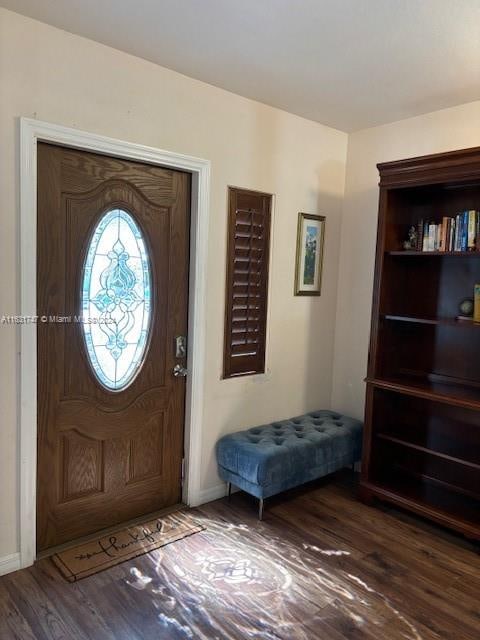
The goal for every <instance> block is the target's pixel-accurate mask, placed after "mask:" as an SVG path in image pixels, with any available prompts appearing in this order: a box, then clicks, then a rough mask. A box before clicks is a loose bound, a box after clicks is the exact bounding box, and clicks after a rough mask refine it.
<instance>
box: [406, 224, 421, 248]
mask: <svg viewBox="0 0 480 640" xmlns="http://www.w3.org/2000/svg"><path fill="white" fill-rule="evenodd" d="M417 242H418V234H417V230H416V229H415V227H413V226H412V227H410V229H409V230H408V240H405V242H404V243H403V248H404V249H405V250H406V251H415V250H416V248H417Z"/></svg>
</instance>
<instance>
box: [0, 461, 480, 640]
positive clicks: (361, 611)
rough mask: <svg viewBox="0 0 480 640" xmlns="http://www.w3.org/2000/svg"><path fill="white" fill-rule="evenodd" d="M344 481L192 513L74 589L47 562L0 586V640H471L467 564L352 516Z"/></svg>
mask: <svg viewBox="0 0 480 640" xmlns="http://www.w3.org/2000/svg"><path fill="white" fill-rule="evenodd" d="M354 495H355V487H354V486H353V482H352V476H351V474H349V473H347V472H342V473H340V474H336V475H335V476H330V477H329V478H327V479H324V480H323V481H320V482H317V483H314V484H311V485H309V486H308V487H304V488H302V489H298V490H295V491H291V492H289V493H287V494H283V495H282V496H279V497H277V498H275V499H272V500H271V501H269V504H268V505H267V511H266V515H265V520H264V521H263V522H258V521H257V520H256V517H255V514H256V505H255V503H254V502H253V500H252V499H250V498H249V497H248V496H246V495H245V494H241V493H237V494H234V495H233V496H232V499H231V502H230V503H229V502H227V500H226V499H224V500H219V501H217V502H213V503H210V504H208V505H205V506H203V507H201V508H199V509H195V510H194V513H195V516H196V518H197V519H198V520H199V521H202V522H203V523H204V524H205V525H206V527H207V530H206V531H204V532H202V533H199V534H196V535H194V536H192V537H190V538H187V539H185V540H182V541H179V542H176V543H174V544H172V545H169V546H167V547H164V548H162V549H160V550H158V551H156V552H153V553H151V554H149V555H148V556H141V557H139V558H136V559H134V560H131V561H129V562H126V563H124V564H122V565H119V566H117V567H114V568H112V569H109V570H107V571H105V572H104V573H99V574H97V575H95V576H92V577H90V578H86V579H84V580H81V581H79V582H77V583H75V584H69V583H67V582H66V581H64V579H63V578H62V577H61V576H60V574H59V573H58V572H57V570H56V569H55V567H54V566H53V563H52V562H51V561H50V560H49V559H44V560H41V561H39V562H38V563H37V564H36V565H35V566H34V567H32V568H30V569H26V570H23V571H18V572H16V573H13V574H10V575H8V576H4V577H3V578H0V639H1V640H10V639H13V638H16V639H22V640H24V639H29V640H32V639H38V640H47V639H48V640H50V639H56V640H57V639H58V640H59V639H68V640H77V639H79V640H80V639H81V640H84V639H87V638H91V639H95V640H107V639H108V640H138V639H142V640H144V639H147V640H150V639H155V640H156V639H164V638H165V639H168V640H170V639H172V640H176V639H181V638H202V639H208V640H215V639H218V640H223V639H224V638H228V639H234V638H235V639H236V638H239V639H244V638H252V639H262V640H275V639H277V640H279V639H285V640H287V639H288V640H291V639H297V638H298V639H310V638H321V639H324V640H345V639H352V640H375V639H378V640H397V639H398V640H405V639H406V640H437V639H444V640H478V638H479V637H480V557H479V555H478V547H476V546H474V545H473V544H469V543H468V542H466V541H465V540H464V539H462V538H461V537H459V536H455V535H452V534H450V533H448V532H446V531H445V530H443V529H440V528H437V527H434V526H432V525H430V524H426V523H425V522H423V521H422V520H420V519H416V518H414V517H412V516H408V515H406V514H403V513H402V512H399V511H394V510H391V509H387V508H385V507H382V508H380V509H379V508H374V507H369V506H366V505H364V504H362V503H360V502H358V501H357V500H356V499H355V497H354Z"/></svg>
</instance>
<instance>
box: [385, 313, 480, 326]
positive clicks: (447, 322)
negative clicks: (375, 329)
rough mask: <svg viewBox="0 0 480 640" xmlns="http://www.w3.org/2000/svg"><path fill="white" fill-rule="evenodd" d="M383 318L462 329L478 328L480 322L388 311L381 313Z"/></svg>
mask: <svg viewBox="0 0 480 640" xmlns="http://www.w3.org/2000/svg"><path fill="white" fill-rule="evenodd" d="M382 318H384V319H385V320H390V321H392V322H411V323H413V324H431V325H443V326H448V327H461V328H462V329H465V328H466V329H480V322H474V321H473V320H457V318H420V317H417V316H401V315H394V314H390V313H385V314H384V315H382Z"/></svg>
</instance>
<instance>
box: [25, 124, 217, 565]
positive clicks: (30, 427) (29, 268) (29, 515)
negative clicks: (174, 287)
mask: <svg viewBox="0 0 480 640" xmlns="http://www.w3.org/2000/svg"><path fill="white" fill-rule="evenodd" d="M20 138H21V140H20V163H21V168H20V225H21V226H20V229H21V230H20V256H21V264H20V270H21V276H20V287H21V292H20V300H21V303H20V305H21V315H22V316H27V317H28V316H32V317H33V316H35V315H36V313H37V311H36V309H37V297H36V278H37V271H36V261H37V256H36V252H37V142H39V141H43V142H50V143H53V144H57V145H62V146H65V147H71V148H75V149H83V150H87V151H94V152H95V153H102V154H105V155H109V156H114V157H118V158H127V159H129V160H138V161H141V162H146V163H149V164H154V165H160V166H163V167H170V168H174V169H181V170H182V171H188V172H189V173H191V174H192V203H191V242H190V284H189V310H188V311H189V333H188V358H187V360H188V368H189V375H188V378H187V395H186V412H185V455H186V459H185V463H186V467H185V472H186V473H185V480H186V482H185V486H184V493H183V500H184V502H186V503H187V504H189V505H191V506H195V505H196V504H199V502H200V500H201V494H200V462H201V459H200V451H201V442H202V423H203V396H204V393H203V381H204V367H205V324H206V309H205V298H206V295H205V293H206V276H205V273H206V264H207V251H208V217H209V194H210V162H209V161H208V160H201V159H199V158H193V157H190V156H185V155H182V154H178V153H173V152H171V151H162V150H160V149H154V148H152V147H146V146H143V145H140V144H135V143H132V142H124V141H121V140H115V139H113V138H107V137H104V136H100V135H96V134H92V133H86V132H84V131H78V130H77V129H71V128H68V127H63V126H59V125H54V124H50V123H47V122H40V121H38V120H32V119H29V118H21V119H20ZM19 415H20V424H19V431H20V498H19V499H20V523H19V524H20V564H21V566H22V567H27V566H30V565H31V564H33V562H34V560H35V556H36V479H37V329H36V324H35V323H34V322H30V323H28V322H26V323H23V324H22V325H21V328H20V412H19Z"/></svg>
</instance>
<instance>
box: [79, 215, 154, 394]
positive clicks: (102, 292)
mask: <svg viewBox="0 0 480 640" xmlns="http://www.w3.org/2000/svg"><path fill="white" fill-rule="evenodd" d="M81 296H82V302H81V304H82V316H83V332H84V336H85V344H86V348H87V354H88V359H89V361H90V365H91V367H92V370H93V372H94V374H95V376H96V378H97V379H98V381H99V382H100V383H101V384H102V385H103V386H104V387H106V388H107V389H110V390H112V391H121V390H122V389H125V387H127V386H128V385H129V384H130V383H131V382H132V380H133V379H134V378H135V376H136V374H137V373H138V371H139V370H140V367H141V365H142V362H143V358H144V355H145V350H146V348H147V345H148V337H149V331H150V326H151V313H152V300H151V270H150V260H149V256H148V251H147V247H146V243H145V239H144V237H143V234H142V232H141V230H140V227H139V226H138V224H137V223H136V222H135V220H134V218H133V217H132V215H131V214H130V213H128V212H127V211H124V210H123V209H111V210H110V211H107V212H106V213H105V214H104V215H103V216H102V217H101V219H100V220H99V222H98V223H97V226H96V227H95V229H94V231H93V234H92V238H91V240H90V244H89V246H88V249H87V256H86V259H85V265H84V269H83V278H82V292H81Z"/></svg>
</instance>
